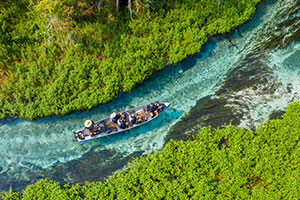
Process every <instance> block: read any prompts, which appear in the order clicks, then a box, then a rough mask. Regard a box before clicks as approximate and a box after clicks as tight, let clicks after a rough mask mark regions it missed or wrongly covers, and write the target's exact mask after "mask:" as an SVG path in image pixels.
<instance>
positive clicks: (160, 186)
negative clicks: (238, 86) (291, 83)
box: [2, 102, 300, 200]
mask: <svg viewBox="0 0 300 200" xmlns="http://www.w3.org/2000/svg"><path fill="white" fill-rule="evenodd" d="M299 191H300V102H294V103H292V104H290V105H289V106H288V108H287V109H286V113H285V114H284V115H283V118H282V119H276V120H271V121H269V122H267V123H266V124H263V125H260V126H259V127H257V129H256V130H255V131H254V132H252V131H249V130H245V129H241V128H238V127H233V126H228V127H227V128H225V129H219V130H211V128H203V129H202V130H201V132H200V133H199V134H197V135H196V136H195V138H194V139H193V140H191V141H187V142H183V141H180V142H175V141H171V142H170V143H168V144H167V145H166V146H165V147H164V148H163V150H162V151H161V152H156V153H155V154H149V155H147V156H145V157H141V158H139V159H136V160H134V161H133V162H132V163H131V164H129V166H128V169H126V170H124V171H121V172H118V173H116V174H115V175H114V176H113V177H110V178H108V179H107V181H105V182H103V183H102V182H95V183H88V182H87V183H84V184H81V185H80V184H77V185H73V186H69V185H67V184H66V185H64V186H61V185H60V184H59V183H57V182H53V181H50V180H44V179H42V180H40V181H38V182H36V183H35V184H33V185H30V186H28V187H27V188H26V189H25V190H24V191H23V192H22V193H16V192H13V191H12V190H11V191H9V192H8V193H3V194H2V195H3V196H2V198H3V199H5V200H6V199H82V198H84V199H197V200H198V199H299V198H300V193H299Z"/></svg>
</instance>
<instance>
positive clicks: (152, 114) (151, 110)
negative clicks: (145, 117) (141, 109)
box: [147, 103, 157, 117]
mask: <svg viewBox="0 0 300 200" xmlns="http://www.w3.org/2000/svg"><path fill="white" fill-rule="evenodd" d="M156 108H157V107H156V106H155V104H154V103H150V104H149V105H148V106H147V112H149V113H150V116H151V117H155V113H154V111H155V110H156Z"/></svg>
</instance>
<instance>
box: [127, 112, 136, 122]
mask: <svg viewBox="0 0 300 200" xmlns="http://www.w3.org/2000/svg"><path fill="white" fill-rule="evenodd" d="M129 121H130V122H131V123H132V124H135V123H136V117H135V114H134V113H132V114H131V115H129Z"/></svg>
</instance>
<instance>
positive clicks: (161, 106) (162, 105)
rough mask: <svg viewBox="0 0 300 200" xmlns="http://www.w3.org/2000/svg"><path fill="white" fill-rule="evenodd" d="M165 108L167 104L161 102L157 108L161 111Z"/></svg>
mask: <svg viewBox="0 0 300 200" xmlns="http://www.w3.org/2000/svg"><path fill="white" fill-rule="evenodd" d="M165 108H166V105H165V104H161V105H160V106H159V107H158V108H157V111H158V112H161V111H163V110H164V109H165Z"/></svg>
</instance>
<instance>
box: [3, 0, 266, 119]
mask: <svg viewBox="0 0 300 200" xmlns="http://www.w3.org/2000/svg"><path fill="white" fill-rule="evenodd" d="M259 1H260V0H243V1H236V0H185V1H182V0H173V1H168V0H164V1H160V0H153V1H148V0H139V1H138V0H134V1H123V0H116V1H114V0H99V1H96V0H60V1H58V0H37V1H28V0H18V1H16V0H9V1H2V2H0V26H1V28H0V79H1V80H0V105H1V106H0V118H5V117H6V116H16V117H20V118H27V119H36V118H40V117H44V116H51V115H63V114H66V113H69V112H72V111H75V110H84V109H90V108H92V107H95V106H97V105H99V104H102V103H106V102H108V101H110V100H111V99H112V98H114V97H116V96H117V95H118V94H119V93H120V92H130V91H131V90H132V89H133V87H134V86H135V85H137V84H139V83H141V82H142V81H143V80H145V79H146V78H147V77H149V76H150V75H152V74H153V73H154V72H155V71H158V70H161V69H162V68H163V67H164V66H166V65H172V64H176V63H178V62H180V61H182V60H183V59H184V58H186V57H187V56H189V55H193V54H195V53H196V52H199V51H200V49H201V47H202V45H203V44H204V43H205V42H206V41H207V37H209V36H212V35H216V34H223V33H226V32H228V31H230V30H232V29H233V28H235V27H237V26H238V25H240V24H242V23H243V22H245V21H246V20H247V19H249V18H250V17H251V15H252V13H253V12H254V11H255V6H256V4H257V3H258V2H259Z"/></svg>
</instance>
